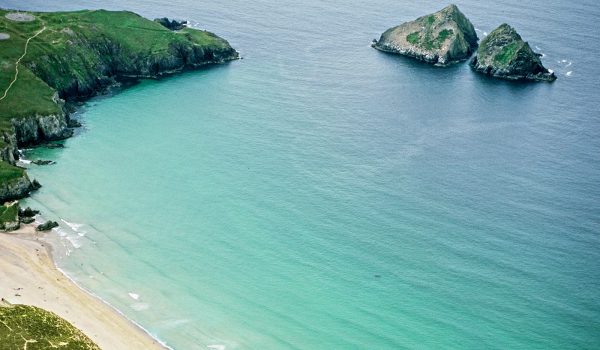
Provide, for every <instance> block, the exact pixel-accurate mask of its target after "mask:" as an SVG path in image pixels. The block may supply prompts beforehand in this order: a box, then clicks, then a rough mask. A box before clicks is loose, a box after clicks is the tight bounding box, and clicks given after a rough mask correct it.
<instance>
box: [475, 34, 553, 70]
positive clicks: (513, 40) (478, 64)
mask: <svg viewBox="0 0 600 350" xmlns="http://www.w3.org/2000/svg"><path fill="white" fill-rule="evenodd" d="M540 56H541V55H540V54H537V53H535V52H533V50H532V49H531V47H530V46H529V44H528V43H527V42H525V41H523V39H522V38H521V36H520V35H519V34H518V33H517V31H516V30H515V29H514V28H512V27H511V26H509V25H508V24H506V23H504V24H502V25H501V26H499V27H498V28H496V29H494V31H492V32H491V33H490V35H488V36H487V37H485V38H484V39H483V40H482V41H481V45H480V46H479V49H478V50H477V54H476V55H475V56H474V57H473V59H472V60H471V63H470V64H471V66H472V67H473V68H474V69H475V70H476V71H477V72H480V73H483V74H486V75H489V76H493V77H496V78H502V79H509V80H533V81H554V80H556V75H554V73H553V72H552V71H549V70H548V69H546V68H545V67H544V66H543V65H542V61H541V59H540Z"/></svg>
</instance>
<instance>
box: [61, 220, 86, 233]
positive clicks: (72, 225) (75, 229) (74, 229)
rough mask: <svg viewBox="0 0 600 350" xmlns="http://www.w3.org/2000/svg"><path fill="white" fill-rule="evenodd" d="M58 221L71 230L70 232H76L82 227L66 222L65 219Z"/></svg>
mask: <svg viewBox="0 0 600 350" xmlns="http://www.w3.org/2000/svg"><path fill="white" fill-rule="evenodd" d="M60 221H62V222H64V223H65V224H66V225H67V226H69V227H70V228H71V230H73V231H75V232H77V231H79V229H80V228H81V227H82V226H83V224H76V223H74V222H68V221H67V220H65V219H60Z"/></svg>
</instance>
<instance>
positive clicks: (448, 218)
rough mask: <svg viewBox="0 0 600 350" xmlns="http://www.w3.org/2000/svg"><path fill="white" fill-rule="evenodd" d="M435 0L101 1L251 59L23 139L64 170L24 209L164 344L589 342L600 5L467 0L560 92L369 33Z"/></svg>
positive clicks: (39, 173) (155, 87)
mask: <svg viewBox="0 0 600 350" xmlns="http://www.w3.org/2000/svg"><path fill="white" fill-rule="evenodd" d="M0 4H2V6H3V7H13V8H16V7H20V8H30V9H46V10H67V9H79V8H93V7H98V5H97V3H96V2H94V1H75V2H73V1H53V2H52V3H48V2H45V1H41V0H30V1H28V2H27V4H26V5H24V4H22V3H21V2H20V1H0ZM444 5H445V4H441V3H438V2H434V1H422V2H419V4H414V3H411V2H408V1H394V2H391V1H390V2H384V1H382V2H378V3H370V4H367V3H364V2H353V3H349V2H345V1H337V0H336V1H330V2H327V3H323V2H319V1H303V2H301V3H298V2H291V1H283V2H282V1H271V0H270V1H266V0H265V1H258V2H243V1H233V2H228V3H226V4H221V3H207V4H199V3H197V2H193V1H189V0H174V1H169V2H166V1H146V2H143V3H138V2H135V1H107V2H104V4H103V5H102V7H106V8H112V9H129V10H133V11H136V12H139V13H141V14H143V15H145V16H147V17H150V18H154V17H158V16H161V17H162V16H165V15H166V16H169V17H180V18H187V19H190V20H191V21H192V22H193V23H195V24H197V25H198V26H200V27H202V28H207V29H209V30H211V31H214V32H216V33H218V34H220V35H222V36H224V37H225V38H227V39H228V40H230V42H231V43H232V45H233V46H235V47H236V48H237V49H238V50H239V51H240V52H241V54H242V55H243V56H244V59H243V60H241V61H237V62H233V63H231V64H228V65H224V66H219V67H213V68H211V69H206V70H202V71H198V72H192V73H187V74H184V75H180V76H177V77H171V78H168V79H164V80H162V81H159V82H156V81H146V82H143V83H142V84H139V85H137V86H135V87H133V88H130V89H128V90H125V91H123V92H121V93H118V94H116V95H115V96H112V97H110V98H98V99H95V100H92V101H90V102H89V103H87V104H86V106H85V107H84V108H83V109H82V111H81V113H80V114H79V117H80V118H81V121H82V123H83V124H84V128H83V129H82V130H81V131H80V132H79V135H78V136H76V137H74V138H72V139H69V140H67V141H66V148H65V149H55V150H45V149H38V150H35V151H30V152H27V157H28V158H30V159H34V158H44V159H52V160H55V161H56V162H57V164H56V165H51V166H46V167H36V166H33V165H31V166H30V168H31V169H30V175H31V176H32V177H36V178H38V179H39V180H40V182H42V184H44V187H43V188H42V189H41V190H40V191H39V192H37V193H36V194H35V195H34V196H33V197H32V198H31V199H30V200H28V201H27V204H29V205H32V206H35V207H39V208H42V210H43V212H44V216H46V217H48V218H61V219H63V220H65V221H64V222H61V223H62V225H61V232H60V233H61V234H62V235H65V236H64V237H63V238H61V239H60V240H59V241H60V242H61V244H63V245H64V249H62V250H60V252H61V256H60V257H59V265H60V266H61V267H62V268H63V269H65V270H66V271H67V272H68V273H69V275H70V276H72V277H73V278H75V279H76V280H77V281H78V282H80V283H81V284H82V285H84V286H85V287H86V288H89V289H90V290H92V291H93V292H94V293H96V294H98V295H100V296H101V297H102V298H104V299H106V300H107V301H109V302H110V303H111V304H113V305H115V306H116V307H117V308H119V309H120V310H122V311H123V312H124V313H125V314H126V315H127V316H128V317H131V318H132V319H134V320H136V321H138V322H139V323H141V324H142V325H143V326H144V327H145V328H147V329H148V330H149V331H150V332H151V333H152V334H154V335H156V336H157V337H159V338H160V339H161V340H163V341H165V342H167V343H168V344H169V345H170V346H172V347H174V348H175V349H203V348H210V346H213V345H224V346H226V349H235V348H240V349H242V348H243V349H257V348H261V349H281V348H290V349H292V348H296V349H329V348H333V349H350V348H357V349H364V348H369V349H398V348H423V349H439V348H472V349H480V348H498V349H569V348H572V349H579V348H598V347H600V336H599V334H600V323H599V321H598V320H599V319H600V299H599V295H598V290H599V287H600V286H599V284H600V229H599V227H600V226H599V224H600V215H599V213H600V159H599V158H598V154H600V137H599V136H600V135H599V134H600V121H599V119H598V110H599V99H598V97H597V95H598V94H597V91H596V90H597V86H598V84H597V77H598V74H599V73H600V72H599V69H598V67H597V65H596V62H595V60H596V57H598V56H599V55H600V45H599V43H600V40H599V35H598V32H597V28H596V22H597V19H598V18H600V10H599V6H598V5H597V4H596V3H595V2H593V1H580V2H577V3H573V2H565V1H550V2H547V1H545V2H537V3H531V2H530V3H526V2H522V1H514V0H511V1H497V2H494V4H489V3H485V4H483V3H481V2H478V1H460V2H458V5H459V7H460V8H461V10H462V11H463V12H464V13H465V14H466V15H467V16H468V17H469V18H470V19H471V21H472V22H473V23H474V24H475V27H476V28H478V34H479V36H480V37H483V35H484V33H489V32H490V31H491V30H493V28H494V27H495V26H497V25H499V24H500V23H502V22H504V21H508V22H509V23H510V24H512V25H513V26H515V27H516V29H517V30H518V31H519V32H520V33H521V35H522V36H523V37H524V38H525V40H528V41H529V42H530V44H531V45H532V47H533V48H534V49H536V50H537V51H541V52H542V53H544V55H545V57H544V58H543V59H544V63H545V64H546V66H547V67H549V68H551V69H553V70H554V71H555V72H556V74H557V75H558V80H557V81H556V82H555V83H553V84H545V83H544V84H522V83H509V82H504V81H497V80H491V79H487V78H485V77H482V76H479V75H477V74H475V73H473V72H472V71H471V70H470V69H469V68H468V66H467V65H466V64H459V65H455V66H452V67H450V68H446V69H441V68H436V67H430V66H427V65H424V64H420V63H418V62H414V61H412V60H410V59H406V58H402V57H396V56H390V55H386V54H382V53H381V52H378V51H375V50H373V49H371V48H370V47H369V44H370V41H371V39H373V38H376V37H378V35H379V34H380V33H381V32H382V31H383V30H385V29H386V28H387V27H389V26H392V25H395V24H398V23H400V22H402V21H404V20H409V19H413V18H415V17H417V16H419V15H422V14H425V13H429V12H432V11H435V10H438V9H440V8H442V7H443V6H444ZM74 224H75V225H74ZM76 225H80V226H76ZM67 254H68V255H67ZM213 348H214V347H213Z"/></svg>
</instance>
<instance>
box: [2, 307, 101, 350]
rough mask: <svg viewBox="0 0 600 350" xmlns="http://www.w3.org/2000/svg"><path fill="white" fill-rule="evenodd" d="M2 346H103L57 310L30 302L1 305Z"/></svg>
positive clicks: (81, 349)
mask: <svg viewBox="0 0 600 350" xmlns="http://www.w3.org/2000/svg"><path fill="white" fill-rule="evenodd" d="M0 342H1V344H0V348H1V349H30V350H35V349H64V350H99V349H100V348H99V347H98V346H97V345H96V344H94V343H93V342H92V341H91V340H90V339H89V338H88V337H87V336H86V335H85V334H83V333H82V332H81V331H80V330H79V329H77V328H75V327H73V326H72V325H71V324H70V323H69V322H67V321H65V320H64V319H62V318H60V317H59V316H57V315H56V314H54V313H52V312H49V311H45V310H42V309H40V308H37V307H35V306H28V305H6V304H5V305H0Z"/></svg>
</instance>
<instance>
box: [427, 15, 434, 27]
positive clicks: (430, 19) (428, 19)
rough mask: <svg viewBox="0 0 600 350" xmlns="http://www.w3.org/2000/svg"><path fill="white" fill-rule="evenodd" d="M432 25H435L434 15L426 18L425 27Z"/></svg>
mask: <svg viewBox="0 0 600 350" xmlns="http://www.w3.org/2000/svg"><path fill="white" fill-rule="evenodd" d="M433 23H435V16H434V15H429V16H427V25H428V26H430V27H431V26H432V25H433Z"/></svg>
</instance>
